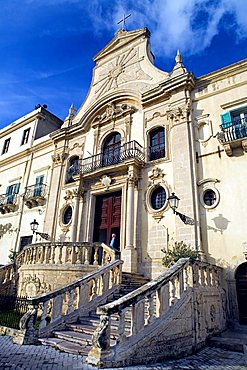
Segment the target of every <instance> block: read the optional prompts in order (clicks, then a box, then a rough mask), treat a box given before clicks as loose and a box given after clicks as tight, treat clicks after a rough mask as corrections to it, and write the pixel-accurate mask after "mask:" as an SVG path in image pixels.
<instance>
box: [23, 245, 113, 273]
mask: <svg viewBox="0 0 247 370" xmlns="http://www.w3.org/2000/svg"><path fill="white" fill-rule="evenodd" d="M114 260H115V253H114V250H113V249H111V248H110V247H108V246H107V245H106V244H104V243H87V242H82V243H79V242H78V243H76V242H75V243H72V242H44V243H36V244H31V245H29V246H27V247H25V248H24V249H23V251H21V252H20V253H19V254H18V256H17V259H16V264H17V266H18V267H20V266H22V265H34V264H46V265H49V264H50V265H62V264H71V265H97V266H103V265H104V264H105V263H108V262H110V261H114Z"/></svg>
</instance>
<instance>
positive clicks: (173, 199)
mask: <svg viewBox="0 0 247 370" xmlns="http://www.w3.org/2000/svg"><path fill="white" fill-rule="evenodd" d="M167 200H168V204H169V206H170V208H171V209H172V210H173V213H174V214H175V215H176V216H178V217H179V218H180V220H181V221H182V222H183V223H184V224H187V225H195V220H194V219H193V218H190V217H188V216H186V215H184V214H183V213H180V212H178V211H177V208H178V204H179V201H180V199H179V198H178V197H177V196H176V194H175V193H172V194H171V195H170V196H169V197H168V199H167Z"/></svg>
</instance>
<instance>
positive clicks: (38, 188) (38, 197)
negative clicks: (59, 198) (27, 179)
mask: <svg viewBox="0 0 247 370" xmlns="http://www.w3.org/2000/svg"><path fill="white" fill-rule="evenodd" d="M47 192H48V187H47V186H46V185H45V184H39V185H31V186H28V187H27V188H26V191H25V193H24V196H23V198H24V202H25V204H26V206H27V207H28V208H33V207H36V206H40V205H43V204H44V203H45V197H46V195H47Z"/></svg>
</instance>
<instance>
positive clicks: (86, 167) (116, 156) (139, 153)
mask: <svg viewBox="0 0 247 370" xmlns="http://www.w3.org/2000/svg"><path fill="white" fill-rule="evenodd" d="M132 158H135V159H137V160H138V161H140V162H144V160H145V155H144V151H143V148H142V146H141V145H140V144H139V143H138V142H137V141H135V140H133V141H130V142H128V143H126V144H124V145H121V146H120V145H119V146H114V148H108V149H107V150H105V151H104V152H103V153H99V154H96V155H93V156H92V157H88V158H85V159H82V160H80V164H79V172H80V173H82V174H86V173H90V172H93V171H96V170H98V169H100V168H103V167H108V166H112V165H115V164H118V163H121V162H124V161H126V160H128V159H132Z"/></svg>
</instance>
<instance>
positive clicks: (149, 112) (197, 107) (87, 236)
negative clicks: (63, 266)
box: [0, 29, 247, 321]
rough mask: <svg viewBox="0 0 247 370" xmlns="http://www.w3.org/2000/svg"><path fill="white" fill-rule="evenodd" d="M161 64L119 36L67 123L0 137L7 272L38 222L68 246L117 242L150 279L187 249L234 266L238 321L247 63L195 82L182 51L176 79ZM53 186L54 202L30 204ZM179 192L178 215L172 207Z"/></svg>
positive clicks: (230, 269)
mask: <svg viewBox="0 0 247 370" xmlns="http://www.w3.org/2000/svg"><path fill="white" fill-rule="evenodd" d="M153 59H154V57H153V55H152V53H151V50H150V43H149V31H148V30H147V29H139V30H135V31H131V32H126V31H123V30H120V31H118V32H117V33H116V35H115V37H114V38H113V40H112V41H111V42H110V43H109V44H108V45H106V47H105V48H104V49H103V50H101V51H100V52H99V53H98V54H97V55H96V56H95V58H94V61H95V68H94V72H93V78H92V83H91V87H90V89H89V92H88V95H87V97H86V99H85V101H84V102H83V104H82V106H81V107H80V109H79V110H78V111H77V112H75V111H74V108H73V106H72V107H71V108H70V111H69V114H68V117H67V118H66V119H65V121H64V122H63V124H62V122H61V121H60V120H59V119H58V118H57V117H55V116H53V115H51V114H50V113H49V112H47V111H46V110H45V109H43V108H39V109H38V110H36V111H34V112H32V113H30V114H29V115H28V116H26V117H23V118H22V119H20V120H19V121H16V122H14V123H13V124H12V125H10V126H8V127H6V128H4V129H3V130H2V131H1V132H0V135H1V142H0V146H1V145H2V156H1V162H0V163H1V172H0V182H1V185H2V186H1V189H2V194H3V195H2V197H1V204H0V211H1V213H2V215H1V220H0V222H1V229H2V237H1V240H0V251H1V253H0V258H1V261H0V262H1V263H3V264H5V263H7V256H8V254H9V250H10V249H11V248H12V249H14V250H16V251H19V250H20V248H21V245H22V241H23V239H22V238H25V237H26V238H27V237H29V238H31V236H32V235H31V234H30V229H29V227H30V222H31V221H32V220H33V219H34V218H35V219H36V220H37V221H38V222H39V224H40V227H39V231H41V232H44V233H46V234H48V236H49V238H50V239H51V240H56V241H59V242H79V241H80V242H82V241H83V242H104V243H106V244H108V245H109V244H110V241H111V238H112V234H113V233H114V234H116V239H115V248H116V249H119V251H120V253H121V259H122V260H123V261H124V265H123V269H124V270H125V271H129V272H139V273H142V274H144V275H145V276H147V277H150V278H153V277H157V276H158V275H159V274H160V273H161V272H163V271H164V270H165V268H164V267H163V266H162V257H163V256H164V254H163V252H162V251H161V250H162V249H163V250H167V249H168V248H171V247H172V246H173V245H174V243H175V242H176V241H184V242H185V243H187V244H189V245H191V246H192V248H194V249H197V250H198V251H199V252H200V256H201V258H202V259H203V260H208V261H209V262H211V263H214V264H216V265H220V266H223V267H224V268H225V274H226V282H227V283H228V285H227V286H228V288H229V289H230V295H229V305H230V306H229V308H230V312H231V315H232V317H233V318H234V319H237V318H238V310H237V306H236V302H237V298H236V281H235V273H236V269H237V268H238V266H240V265H241V268H240V270H241V273H240V275H241V274H243V271H246V270H247V266H246V264H245V252H246V253H247V237H246V221H245V220H246V219H247V205H246V202H245V183H246V180H247V167H246V151H247V108H246V106H247V88H246V82H247V61H246V60H245V61H241V62H239V63H236V64H234V65H231V66H229V67H225V68H223V69H221V70H218V71H215V72H212V73H210V74H208V75H205V76H202V77H200V78H195V76H194V75H193V73H191V72H188V71H187V70H186V68H185V66H184V65H183V62H182V57H181V55H180V53H179V52H178V53H177V55H176V58H175V63H174V68H173V70H172V71H169V72H163V71H160V70H158V69H157V68H156V67H155V66H154V64H153ZM61 124H62V125H61ZM39 125H40V126H39ZM42 125H43V126H42ZM60 126H61V127H60ZM39 127H40V130H39ZM44 127H46V129H45V131H44ZM28 129H29V130H30V131H29V135H30V136H29V137H28V139H27V141H26V139H25V134H24V133H25V132H26V130H28ZM20 133H21V135H22V134H23V136H22V139H21V135H20ZM37 133H39V134H37ZM41 133H42V134H41ZM48 134H49V135H48ZM12 136H13V139H12ZM10 137H11V141H10V143H9V144H8V141H7V140H8V138H10ZM18 140H19V141H20V140H24V141H25V143H23V144H21V143H22V141H21V142H20V143H19V141H18ZM14 141H15V142H16V145H14ZM12 142H13V146H12V148H13V150H11V145H12ZM8 145H9V147H8V149H7V151H6V147H7V146H8ZM24 146H25V147H24ZM4 148H5V149H4ZM17 148H18V150H16V149H17ZM42 176H43V180H42V183H41V182H40V183H39V181H41V180H37V178H40V177H42ZM16 184H20V185H18V186H19V187H18V186H17V185H16ZM35 184H36V185H35ZM44 184H45V185H46V187H47V188H46V189H47V191H46V193H45V194H46V195H45V196H43V197H41V196H39V195H37V196H36V197H35V196H34V193H33V194H32V196H31V199H30V197H28V196H27V189H29V187H30V186H33V188H32V189H33V191H34V192H35V189H36V188H39V186H38V185H40V186H41V185H42V186H44ZM12 185H13V186H17V187H18V191H17V190H16V189H17V187H16V188H15V189H14V190H13V192H12V190H11V193H10V190H9V189H10V186H12ZM35 186H36V187H35ZM11 189H12V188H11ZM173 192H175V194H176V195H177V196H178V197H179V198H180V202H179V207H178V209H177V211H178V212H179V214H180V217H178V216H179V215H175V214H174V213H173V211H172V209H171V208H170V207H169V204H168V198H169V196H171V194H172V193H173ZM10 195H11V196H12V195H13V196H14V198H13V199H16V200H14V201H13V202H12V203H11V204H10V205H9V204H8V203H6V199H8V196H10ZM35 198H36V199H35ZM30 240H31V239H30ZM23 243H24V242H23ZM24 244H25V243H24ZM240 270H238V271H240ZM238 276H239V275H238V274H237V279H238ZM246 283H247V282H246ZM227 286H226V287H227ZM240 290H241V287H240ZM239 297H240V296H239ZM241 297H242V296H241ZM241 297H240V298H239V299H242V298H241ZM241 315H242V316H241ZM244 315H246V317H247V313H245V312H244V311H241V313H240V316H241V317H242V321H244V320H245V318H246V317H245V316H244Z"/></svg>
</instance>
